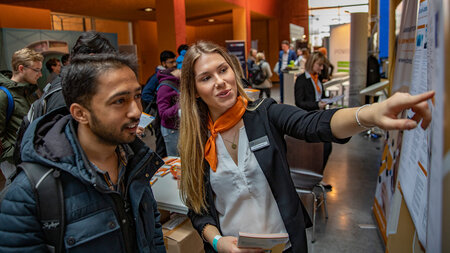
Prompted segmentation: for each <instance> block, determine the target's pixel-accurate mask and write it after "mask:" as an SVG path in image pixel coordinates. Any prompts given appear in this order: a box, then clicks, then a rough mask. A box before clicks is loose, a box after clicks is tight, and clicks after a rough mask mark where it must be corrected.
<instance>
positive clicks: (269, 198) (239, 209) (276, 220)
mask: <svg viewBox="0 0 450 253" xmlns="http://www.w3.org/2000/svg"><path fill="white" fill-rule="evenodd" d="M216 151H217V159H218V163H217V170H216V172H213V171H212V170H211V173H210V180H211V187H212V189H213V191H214V193H215V200H214V204H215V207H216V210H217V212H218V214H219V221H220V227H221V229H222V232H223V235H224V236H236V237H237V236H238V235H239V232H247V233H286V227H285V226H284V223H283V219H282V218H281V214H280V211H279V209H278V205H277V203H276V201H275V198H274V197H273V193H272V190H271V189H270V186H269V183H268V182H267V179H266V177H265V175H264V173H263V171H262V169H261V167H260V166H259V164H258V161H257V160H256V157H255V155H254V154H253V152H252V151H251V150H250V146H249V141H248V138H247V133H246V132H245V127H244V126H243V127H241V128H240V129H239V145H238V165H236V164H235V163H234V161H233V159H232V158H231V156H230V154H229V153H228V151H227V149H226V147H225V144H224V141H223V139H222V136H221V135H220V134H218V135H217V138H216ZM288 247H290V243H288V244H287V245H286V248H288Z"/></svg>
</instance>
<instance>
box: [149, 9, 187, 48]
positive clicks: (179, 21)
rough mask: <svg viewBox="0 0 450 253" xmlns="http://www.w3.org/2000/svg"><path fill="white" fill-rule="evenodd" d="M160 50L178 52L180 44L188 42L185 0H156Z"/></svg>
mask: <svg viewBox="0 0 450 253" xmlns="http://www.w3.org/2000/svg"><path fill="white" fill-rule="evenodd" d="M156 23H157V30H158V51H159V52H161V51H163V50H171V51H173V52H174V53H176V50H177V48H178V46H179V45H181V44H185V43H186V10H185V0H156Z"/></svg>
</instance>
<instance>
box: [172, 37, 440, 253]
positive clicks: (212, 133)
mask: <svg viewBox="0 0 450 253" xmlns="http://www.w3.org/2000/svg"><path fill="white" fill-rule="evenodd" d="M235 69H236V66H235V65H234V64H233V63H232V60H231V58H230V56H229V55H228V53H226V52H225V50H224V49H223V48H221V47H219V46H217V45H215V44H213V43H209V42H198V43H196V44H194V45H192V46H191V47H190V48H189V50H188V52H187V53H186V56H185V59H184V63H183V69H182V74H181V80H182V81H181V110H182V111H183V113H182V114H181V126H180V144H179V146H180V155H181V160H182V161H183V176H182V177H181V194H182V197H183V199H184V201H185V203H186V205H187V206H188V208H189V213H188V216H189V217H190V219H191V221H192V224H193V226H194V227H195V228H196V229H197V231H198V232H199V234H200V235H201V236H202V237H203V238H204V239H205V251H206V252H215V251H214V249H213V244H214V245H216V251H218V252H256V251H250V250H248V249H238V248H237V246H236V243H237V235H238V232H250V233H280V232H287V233H288V234H289V243H288V244H287V248H286V249H287V250H288V252H306V251H307V241H306V233H305V227H307V226H308V225H310V220H309V217H308V214H307V212H306V210H305V209H304V207H303V206H302V204H301V202H300V199H299V197H298V195H297V192H296V191H295V188H294V185H293V183H292V179H291V178H290V173H289V166H288V164H287V161H286V155H285V154H286V152H287V151H286V150H285V142H284V135H285V134H287V135H290V136H293V137H296V138H300V139H306V140H307V141H311V142H319V141H336V142H340V143H344V142H346V141H348V140H349V138H348V137H350V136H351V135H353V134H356V133H358V132H360V131H362V130H363V129H364V126H372V125H377V126H379V127H381V128H384V129H411V128H414V127H416V126H417V122H419V121H420V120H422V119H423V122H422V127H427V126H428V124H429V123H430V120H431V114H430V111H429V110H428V107H427V101H426V100H427V99H430V98H431V97H433V95H434V92H428V93H425V94H421V95H417V96H411V95H409V94H404V93H398V94H395V95H393V96H392V97H390V98H389V99H388V100H385V101H384V102H381V103H378V104H373V105H371V106H364V107H360V108H348V109H340V110H337V109H334V110H326V111H317V112H306V111H304V110H302V109H300V108H297V107H293V106H289V105H280V104H277V103H276V102H275V101H274V100H273V99H264V100H258V101H255V102H252V101H249V99H248V97H247V95H246V94H245V92H244V90H243V88H242V83H241V81H240V79H239V78H238V77H237V76H236V72H235ZM407 108H412V109H413V110H414V111H415V112H416V115H415V116H414V117H413V119H397V115H398V113H399V112H401V111H403V110H404V109H407ZM254 143H258V144H259V145H255V144H254ZM222 236H223V237H222ZM288 248H289V249H288Z"/></svg>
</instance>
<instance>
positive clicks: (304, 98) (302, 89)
mask: <svg viewBox="0 0 450 253" xmlns="http://www.w3.org/2000/svg"><path fill="white" fill-rule="evenodd" d="M324 90H325V89H323V88H322V98H326V96H325V91H324ZM295 105H296V106H298V107H300V108H302V109H304V110H306V111H313V110H319V104H318V102H316V91H315V90H314V83H313V81H312V80H311V78H309V79H306V74H305V73H303V74H301V75H300V76H299V77H297V80H296V81H295Z"/></svg>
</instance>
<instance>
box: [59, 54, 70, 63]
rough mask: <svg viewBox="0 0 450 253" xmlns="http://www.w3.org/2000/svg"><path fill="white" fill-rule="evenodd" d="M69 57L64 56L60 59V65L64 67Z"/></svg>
mask: <svg viewBox="0 0 450 253" xmlns="http://www.w3.org/2000/svg"><path fill="white" fill-rule="evenodd" d="M69 57H70V54H64V55H63V56H62V57H61V63H62V65H66V62H67V61H68V60H69Z"/></svg>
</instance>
